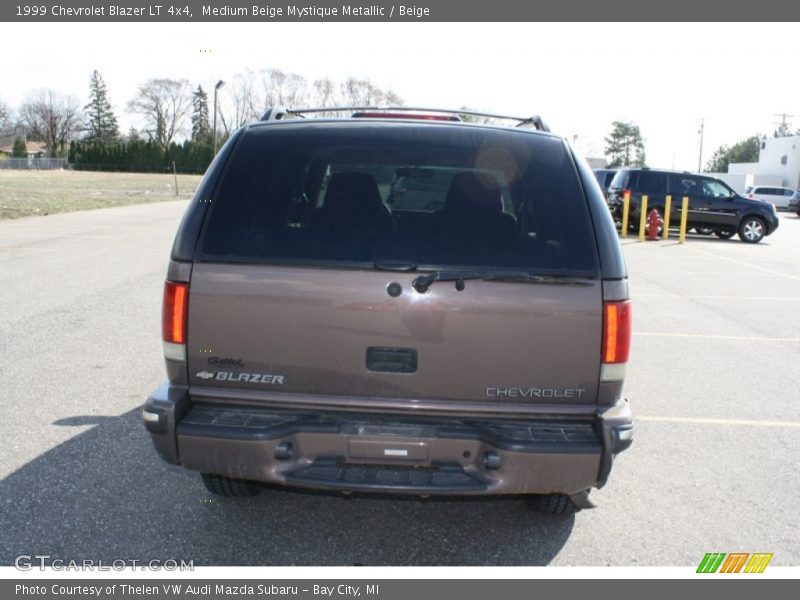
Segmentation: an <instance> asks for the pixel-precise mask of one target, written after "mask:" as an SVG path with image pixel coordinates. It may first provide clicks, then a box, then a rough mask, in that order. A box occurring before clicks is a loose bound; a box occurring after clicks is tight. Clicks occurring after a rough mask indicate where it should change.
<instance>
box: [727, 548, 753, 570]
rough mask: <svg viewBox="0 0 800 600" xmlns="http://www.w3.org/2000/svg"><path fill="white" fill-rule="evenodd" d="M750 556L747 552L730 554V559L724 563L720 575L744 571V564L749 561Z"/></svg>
mask: <svg viewBox="0 0 800 600" xmlns="http://www.w3.org/2000/svg"><path fill="white" fill-rule="evenodd" d="M748 556H750V554H748V553H747V552H738V553H737V552H734V553H732V554H728V558H727V559H726V560H725V562H724V563H722V569H721V570H720V573H738V572H739V571H741V570H742V567H743V566H744V562H745V561H746V560H747V557H748Z"/></svg>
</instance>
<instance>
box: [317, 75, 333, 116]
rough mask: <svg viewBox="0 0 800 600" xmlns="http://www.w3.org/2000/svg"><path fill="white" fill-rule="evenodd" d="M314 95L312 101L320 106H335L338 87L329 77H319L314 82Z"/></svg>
mask: <svg viewBox="0 0 800 600" xmlns="http://www.w3.org/2000/svg"><path fill="white" fill-rule="evenodd" d="M313 85H314V96H313V100H312V102H313V103H314V104H315V105H316V106H318V107H319V108H327V107H329V106H333V104H334V102H335V98H334V94H335V92H336V87H335V86H334V84H333V81H331V80H330V79H329V78H327V77H324V78H323V79H317V80H316V81H315V82H314V84H313Z"/></svg>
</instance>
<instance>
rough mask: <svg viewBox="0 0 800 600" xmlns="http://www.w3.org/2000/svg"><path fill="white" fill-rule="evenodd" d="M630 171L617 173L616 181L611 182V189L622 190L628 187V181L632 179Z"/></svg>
mask: <svg viewBox="0 0 800 600" xmlns="http://www.w3.org/2000/svg"><path fill="white" fill-rule="evenodd" d="M630 174H631V172H630V171H625V170H622V171H617V172H616V174H615V175H614V179H612V180H611V184H610V185H609V187H610V188H615V189H622V188H625V187H628V179H630Z"/></svg>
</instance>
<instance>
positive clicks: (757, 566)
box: [744, 553, 772, 573]
mask: <svg viewBox="0 0 800 600" xmlns="http://www.w3.org/2000/svg"><path fill="white" fill-rule="evenodd" d="M771 560H772V554H771V553H770V554H766V553H763V554H753V555H752V557H751V558H750V562H748V563H747V566H746V567H745V568H744V572H745V573H763V572H764V569H766V568H767V565H768V564H769V563H770V561H771Z"/></svg>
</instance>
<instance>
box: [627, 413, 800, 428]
mask: <svg viewBox="0 0 800 600" xmlns="http://www.w3.org/2000/svg"><path fill="white" fill-rule="evenodd" d="M634 420H636V421H650V422H653V423H691V424H699V425H737V426H742V427H790V428H800V421H755V420H748V419H709V418H704V417H655V416H650V415H636V416H635V417H634Z"/></svg>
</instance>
